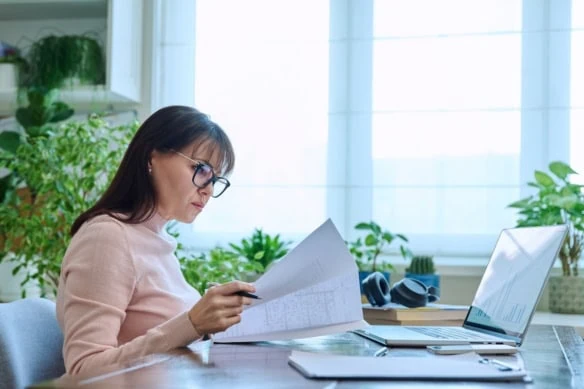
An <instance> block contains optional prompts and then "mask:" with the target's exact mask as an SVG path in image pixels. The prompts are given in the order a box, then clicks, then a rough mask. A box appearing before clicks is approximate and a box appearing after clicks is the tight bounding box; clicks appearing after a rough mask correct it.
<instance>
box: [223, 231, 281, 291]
mask: <svg viewBox="0 0 584 389" xmlns="http://www.w3.org/2000/svg"><path fill="white" fill-rule="evenodd" d="M290 243H291V242H288V241H282V240H281V239H280V234H276V235H274V236H271V235H270V234H267V233H265V232H263V231H262V229H261V228H256V229H255V230H254V231H253V233H252V235H251V236H250V237H249V238H244V239H242V240H241V242H240V243H239V244H235V243H229V246H230V247H231V249H232V250H233V251H234V252H235V253H237V254H238V255H240V256H242V257H244V258H247V260H248V261H249V262H250V263H256V264H257V266H255V272H256V275H259V274H263V273H264V272H266V271H267V270H268V267H269V266H270V265H271V264H272V263H274V262H275V261H277V260H278V259H280V258H282V257H283V256H284V255H286V254H287V253H288V250H289V249H288V246H289V245H290ZM253 278H254V276H253V275H251V278H250V277H249V275H248V277H247V278H246V279H248V280H250V281H253Z"/></svg>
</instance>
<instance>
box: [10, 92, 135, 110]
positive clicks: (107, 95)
mask: <svg viewBox="0 0 584 389" xmlns="http://www.w3.org/2000/svg"><path fill="white" fill-rule="evenodd" d="M58 99H59V100H61V101H63V102H65V103H67V104H68V105H69V106H71V107H72V108H73V109H74V110H75V111H76V112H89V111H101V110H103V109H107V108H110V107H111V106H113V107H115V108H116V109H119V108H128V107H133V106H135V105H136V102H135V101H132V100H130V99H128V98H125V97H123V96H121V95H119V94H117V93H115V92H112V91H108V90H107V89H106V87H105V86H104V85H96V86H80V87H75V88H71V89H61V90H60V91H59V97H58ZM17 108H18V104H17V102H16V90H0V117H1V116H12V115H14V112H15V111H16V109H17Z"/></svg>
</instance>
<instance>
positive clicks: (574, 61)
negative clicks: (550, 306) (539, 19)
mask: <svg viewBox="0 0 584 389" xmlns="http://www.w3.org/2000/svg"><path fill="white" fill-rule="evenodd" d="M571 38H572V41H571V67H570V70H571V79H572V82H571V91H570V92H571V104H570V108H571V109H570V128H571V131H570V136H571V140H570V156H571V163H572V167H573V168H574V170H576V171H577V172H578V173H579V174H580V175H581V177H579V183H580V184H584V147H583V146H584V0H572V34H571Z"/></svg>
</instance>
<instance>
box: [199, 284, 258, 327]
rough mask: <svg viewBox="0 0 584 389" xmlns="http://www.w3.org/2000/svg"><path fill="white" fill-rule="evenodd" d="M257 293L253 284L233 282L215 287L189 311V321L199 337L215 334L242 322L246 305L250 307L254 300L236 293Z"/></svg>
mask: <svg viewBox="0 0 584 389" xmlns="http://www.w3.org/2000/svg"><path fill="white" fill-rule="evenodd" d="M239 291H246V292H250V293H254V292H255V287H254V286H253V285H252V284H248V283H246V282H241V281H232V282H228V283H226V284H223V285H217V286H213V287H212V288H210V289H209V290H207V293H205V294H204V295H203V297H201V299H200V300H199V301H198V302H197V303H196V304H195V305H194V306H193V308H191V310H190V311H189V319H191V323H193V327H195V330H196V331H197V332H198V333H199V335H201V336H203V335H208V334H214V333H216V332H221V331H225V330H226V329H227V328H229V327H231V326H232V325H234V324H237V323H239V322H240V321H241V312H243V306H244V305H250V304H251V302H252V299H250V298H249V297H242V296H237V295H236V294H235V293H236V292H239Z"/></svg>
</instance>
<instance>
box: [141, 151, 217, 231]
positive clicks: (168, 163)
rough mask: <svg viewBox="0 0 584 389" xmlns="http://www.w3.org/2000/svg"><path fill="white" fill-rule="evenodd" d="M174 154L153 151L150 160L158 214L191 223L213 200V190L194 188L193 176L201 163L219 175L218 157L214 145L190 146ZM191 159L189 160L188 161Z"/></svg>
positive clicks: (209, 187) (208, 186)
mask: <svg viewBox="0 0 584 389" xmlns="http://www.w3.org/2000/svg"><path fill="white" fill-rule="evenodd" d="M176 151H178V152H179V153H181V154H183V155H181V154H178V153H174V152H170V153H160V152H158V151H154V152H153V153H152V156H151V159H150V167H151V168H152V172H151V173H150V174H151V176H152V181H153V183H154V190H155V191H156V198H157V204H156V207H157V211H158V213H159V214H160V215H161V216H162V217H163V218H165V219H167V220H173V219H174V220H178V221H180V222H183V223H192V222H193V220H195V218H196V217H197V215H199V213H201V212H202V211H203V209H204V207H205V205H206V204H207V201H209V198H211V194H212V193H213V186H212V185H211V184H209V185H207V186H206V187H204V188H198V187H196V186H195V185H193V181H192V179H193V174H194V172H195V169H196V168H197V164H198V163H200V162H203V163H206V164H208V165H210V166H211V167H212V168H213V171H214V172H215V174H216V175H219V173H220V172H219V171H218V170H217V169H218V167H219V162H220V161H219V153H218V152H217V149H216V147H214V145H213V143H211V142H205V143H203V144H202V145H193V144H191V145H189V146H187V147H185V148H183V149H181V150H176ZM186 157H188V158H190V159H192V160H193V161H196V162H193V161H191V160H189V159H188V158H186Z"/></svg>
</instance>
